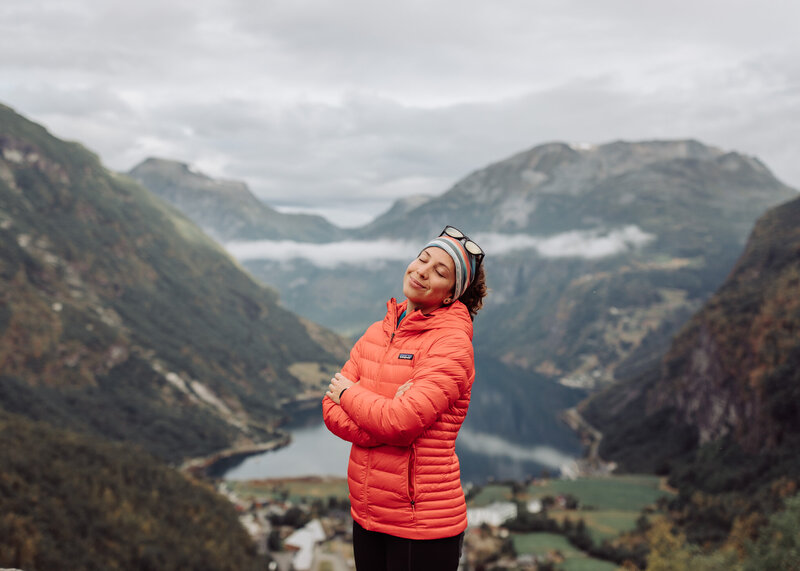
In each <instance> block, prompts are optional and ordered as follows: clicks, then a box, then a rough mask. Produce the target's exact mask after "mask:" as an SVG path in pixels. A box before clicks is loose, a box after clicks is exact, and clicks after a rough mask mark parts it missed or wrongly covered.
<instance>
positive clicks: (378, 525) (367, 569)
mask: <svg viewBox="0 0 800 571" xmlns="http://www.w3.org/2000/svg"><path fill="white" fill-rule="evenodd" d="M482 261H483V251H482V250H481V249H480V247H479V246H478V245H477V244H476V243H475V242H473V241H472V240H470V239H469V238H468V237H467V236H465V235H464V234H463V233H462V232H461V231H460V230H458V229H456V228H454V227H452V226H448V227H446V228H445V229H444V231H443V232H442V233H441V234H440V236H439V237H438V238H435V239H433V240H431V241H430V242H429V243H428V244H426V245H425V247H424V248H423V249H422V251H421V252H420V253H419V255H418V256H417V258H416V259H415V260H413V261H412V262H411V263H410V264H409V265H408V268H407V269H406V272H405V275H404V278H403V294H404V295H405V297H406V300H405V301H404V302H402V303H399V304H398V303H397V302H396V300H395V299H391V300H390V301H389V302H388V304H387V305H388V311H387V313H386V317H385V318H384V319H383V320H382V321H378V322H376V323H374V324H373V325H372V326H370V327H369V329H367V331H366V333H364V335H363V336H362V337H361V338H360V339H359V340H358V342H357V343H356V344H355V346H354V347H353V350H352V351H351V352H350V359H349V360H348V361H347V363H346V364H345V365H344V367H343V368H342V370H341V372H340V373H337V374H336V376H335V377H334V378H333V379H331V383H330V386H329V388H328V392H327V393H326V395H325V398H324V399H323V403H322V407H323V416H324V419H325V424H326V425H327V427H328V429H330V431H331V432H333V433H334V434H336V435H337V436H339V437H340V438H343V439H345V440H347V441H349V442H352V443H353V446H352V448H351V451H350V462H349V466H348V469H347V480H348V485H349V488H350V504H351V513H352V516H353V550H354V552H355V560H356V568H357V569H358V570H359V571H381V570H386V571H395V570H397V571H400V570H403V571H412V570H413V571H424V570H428V569H430V570H432V571H433V570H435V571H448V570H453V571H455V569H457V568H458V559H459V557H460V554H461V545H462V542H463V537H464V529H465V528H466V527H467V508H466V502H465V501H464V493H463V491H462V488H461V474H460V471H459V464H458V458H457V457H456V454H455V440H456V436H457V434H458V430H459V428H461V423H462V422H463V421H464V417H465V416H466V414H467V406H468V405H469V399H470V391H471V389H472V382H473V380H474V378H475V366H474V359H473V350H472V319H473V318H474V316H475V314H476V313H477V311H478V310H479V309H480V308H481V306H482V305H483V297H484V296H485V295H486V285H485V282H484V273H483V267H482V264H481V262H482Z"/></svg>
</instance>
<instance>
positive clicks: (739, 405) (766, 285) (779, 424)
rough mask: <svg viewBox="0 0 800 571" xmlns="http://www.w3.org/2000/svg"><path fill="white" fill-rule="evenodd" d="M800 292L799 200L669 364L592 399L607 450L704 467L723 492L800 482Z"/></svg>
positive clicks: (754, 248)
mask: <svg viewBox="0 0 800 571" xmlns="http://www.w3.org/2000/svg"><path fill="white" fill-rule="evenodd" d="M799 293H800V199H797V198H796V199H794V200H792V201H790V202H787V203H785V204H783V205H780V206H778V207H776V208H774V209H772V210H770V211H769V212H767V213H766V214H765V215H764V216H763V217H762V218H761V219H760V220H759V221H758V223H757V224H756V226H755V228H754V230H753V232H752V234H751V236H750V239H749V241H748V243H747V246H746V248H745V250H744V253H743V254H742V256H741V257H740V259H739V260H738V262H737V263H736V265H735V267H734V269H733V270H732V272H731V273H730V275H729V276H728V278H727V280H726V281H725V283H724V284H723V285H722V287H720V288H719V290H718V291H717V292H716V293H715V294H714V295H713V297H712V298H711V299H710V300H709V301H708V302H707V303H706V304H705V305H704V307H703V308H702V309H701V310H700V311H699V312H698V313H697V314H695V315H694V317H692V319H691V320H690V321H689V322H688V324H686V326H685V327H683V329H682V330H681V332H680V333H679V335H677V336H676V338H675V339H674V342H673V343H672V345H671V347H670V349H669V351H667V353H666V355H665V356H664V358H663V360H662V362H661V364H660V365H659V366H656V367H653V368H650V369H649V370H647V371H646V372H645V373H643V374H641V375H639V376H638V377H635V378H632V379H629V380H627V381H626V382H623V383H621V384H620V385H618V386H615V387H611V388H609V389H608V390H607V391H605V392H604V393H601V394H598V395H596V396H595V397H593V398H592V399H591V400H590V401H589V402H587V403H584V405H583V410H584V414H585V416H586V417H587V418H588V420H589V421H590V422H591V423H593V424H594V425H595V426H596V427H597V428H599V429H600V430H601V431H602V432H603V433H604V434H605V436H604V439H603V445H602V447H601V454H602V455H604V456H605V457H607V458H609V459H615V460H618V461H620V462H621V463H622V465H623V467H625V468H627V469H631V470H640V469H650V470H652V469H659V467H661V468H664V469H666V468H668V467H669V466H670V465H675V464H676V463H677V464H680V463H682V462H689V463H690V465H691V462H699V463H697V464H696V465H693V466H694V467H693V468H692V470H691V471H693V472H694V473H695V474H696V473H697V472H698V470H700V469H702V470H705V471H708V472H709V473H712V472H714V471H716V473H717V474H720V473H722V474H725V477H724V478H718V479H717V483H719V481H720V479H724V481H725V483H724V484H719V485H720V489H727V488H726V486H734V485H737V484H736V483H735V482H739V483H738V485H739V486H740V487H741V486H745V485H747V484H749V483H752V482H764V481H770V480H772V479H775V478H778V477H781V476H786V475H789V476H792V477H796V475H797V468H798V466H797V462H796V461H795V458H796V456H797V455H796V451H797V446H798V445H800V335H798V333H800V295H799ZM701 450H705V451H704V452H701ZM692 458H694V460H692ZM701 458H705V460H704V461H703V462H701V461H700V459H701ZM684 472H685V474H684V476H683V477H684V479H685V478H686V477H688V476H686V474H688V473H689V470H684ZM729 474H733V476H729ZM695 479H699V480H702V478H700V477H698V476H695ZM708 485H712V484H708ZM715 485H716V484H715Z"/></svg>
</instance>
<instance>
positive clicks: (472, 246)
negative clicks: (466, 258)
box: [464, 240, 483, 256]
mask: <svg viewBox="0 0 800 571" xmlns="http://www.w3.org/2000/svg"><path fill="white" fill-rule="evenodd" d="M464 248H466V250H467V252H469V253H470V254H472V255H474V256H478V255H480V254H483V250H481V247H480V246H478V245H477V244H476V243H475V242H473V241H472V240H467V242H466V243H465V244H464Z"/></svg>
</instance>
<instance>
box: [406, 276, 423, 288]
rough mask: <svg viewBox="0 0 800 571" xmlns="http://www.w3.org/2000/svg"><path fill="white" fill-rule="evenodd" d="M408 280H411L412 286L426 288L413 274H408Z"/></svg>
mask: <svg viewBox="0 0 800 571" xmlns="http://www.w3.org/2000/svg"><path fill="white" fill-rule="evenodd" d="M408 281H409V283H410V284H411V286H412V287H415V288H417V289H425V286H424V285H422V284H421V283H419V282H418V281H417V280H415V279H414V278H412V277H411V276H408Z"/></svg>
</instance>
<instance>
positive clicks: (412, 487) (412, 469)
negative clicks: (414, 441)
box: [407, 446, 417, 507]
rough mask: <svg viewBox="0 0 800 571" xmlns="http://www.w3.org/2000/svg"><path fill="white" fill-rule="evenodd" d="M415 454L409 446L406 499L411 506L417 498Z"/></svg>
mask: <svg viewBox="0 0 800 571" xmlns="http://www.w3.org/2000/svg"><path fill="white" fill-rule="evenodd" d="M416 461H417V454H416V450H415V449H414V447H413V446H412V447H411V448H410V452H409V454H408V482H407V483H408V501H409V502H410V503H411V506H412V507H413V506H414V502H415V501H416V498H417V485H416V472H417V466H416Z"/></svg>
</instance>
